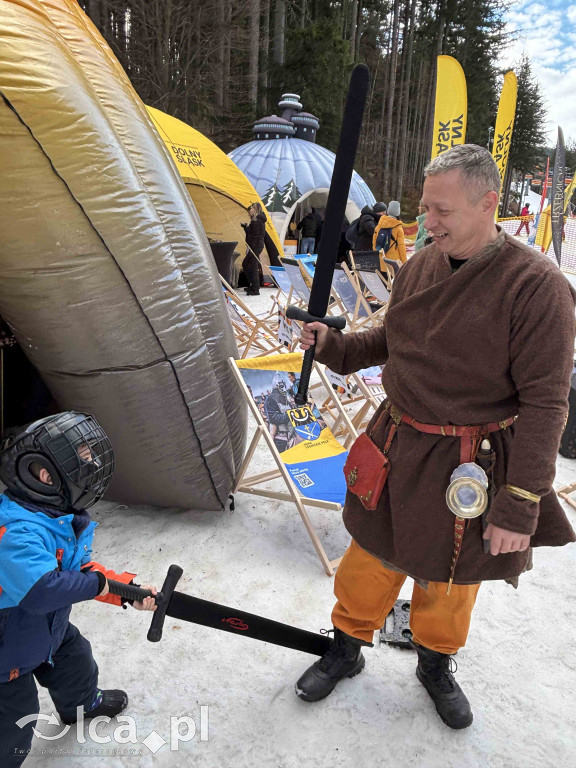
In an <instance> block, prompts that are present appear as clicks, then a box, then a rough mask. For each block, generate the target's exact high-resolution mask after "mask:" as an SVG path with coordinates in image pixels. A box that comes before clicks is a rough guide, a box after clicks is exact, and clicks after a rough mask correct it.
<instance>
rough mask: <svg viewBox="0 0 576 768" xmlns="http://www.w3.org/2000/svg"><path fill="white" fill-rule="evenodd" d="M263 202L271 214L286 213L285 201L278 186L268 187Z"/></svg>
mask: <svg viewBox="0 0 576 768" xmlns="http://www.w3.org/2000/svg"><path fill="white" fill-rule="evenodd" d="M262 202H263V203H264V207H265V208H266V210H267V211H270V213H284V201H283V200H282V195H281V194H280V190H279V189H278V186H277V185H276V184H272V186H271V187H268V189H267V190H266V192H264V194H263V195H262Z"/></svg>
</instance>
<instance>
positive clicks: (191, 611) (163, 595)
mask: <svg viewBox="0 0 576 768" xmlns="http://www.w3.org/2000/svg"><path fill="white" fill-rule="evenodd" d="M181 576H182V568H180V566H178V565H171V566H170V568H169V569H168V573H167V575H166V579H165V580H164V584H163V585H162V589H161V591H160V592H158V594H156V595H153V594H152V592H150V590H148V589H142V587H135V586H134V585H132V584H123V583H122V582H120V581H112V580H109V581H108V587H109V589H110V592H111V593H112V594H113V595H119V596H120V597H123V598H125V599H126V600H136V601H138V602H142V600H143V599H144V598H145V597H155V599H156V605H157V608H156V610H155V611H154V613H153V615H152V623H151V625H150V629H149V630H148V640H150V642H152V643H157V642H158V641H159V640H160V639H161V638H162V630H163V628H164V620H165V618H166V616H170V617H171V618H173V619H179V620H180V621H187V622H191V623H192V624H202V625H203V626H205V627H212V628H213V629H221V630H223V631H224V632H233V633H234V634H235V635H243V636H244V637H252V638H254V639H255V640H263V641H264V642H267V643H274V644H275V645H282V646H284V647H285V648H294V649H295V650H297V651H304V652H305V653H312V654H314V655H316V656H323V655H324V654H325V653H326V651H327V650H328V648H329V647H330V639H329V638H328V637H326V635H319V634H316V633H315V632H308V631H306V630H305V629H298V627H292V626H290V625H289V624H282V623H281V622H279V621H273V620H272V619H266V618H264V617H263V616H256V615H254V614H252V613H246V611H239V610H237V609H236V608H229V607H227V606H226V605H219V604H218V603H211V602H209V601H208V600H201V599H200V598H198V597H193V596H192V595H186V594H184V593H183V592H176V591H175V589H176V585H177V584H178V581H179V579H180V577H181Z"/></svg>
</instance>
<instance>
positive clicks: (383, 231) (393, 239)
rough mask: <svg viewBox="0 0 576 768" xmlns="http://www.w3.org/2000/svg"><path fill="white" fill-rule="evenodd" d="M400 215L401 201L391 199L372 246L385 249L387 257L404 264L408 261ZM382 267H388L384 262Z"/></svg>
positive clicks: (377, 226) (377, 249)
mask: <svg viewBox="0 0 576 768" xmlns="http://www.w3.org/2000/svg"><path fill="white" fill-rule="evenodd" d="M399 216H400V203H399V202H398V201H397V200H391V201H390V203H389V205H388V211H387V213H384V214H383V215H382V216H381V217H380V220H379V221H378V224H377V225H376V229H375V230H374V236H373V239H372V248H373V249H374V250H375V251H380V250H384V256H385V257H386V258H387V259H391V260H392V261H399V262H401V263H402V264H403V263H404V262H405V261H406V244H405V242H404V230H403V229H402V222H401V221H400V218H399ZM381 267H382V269H383V270H385V269H386V267H385V265H384V264H382V265H381Z"/></svg>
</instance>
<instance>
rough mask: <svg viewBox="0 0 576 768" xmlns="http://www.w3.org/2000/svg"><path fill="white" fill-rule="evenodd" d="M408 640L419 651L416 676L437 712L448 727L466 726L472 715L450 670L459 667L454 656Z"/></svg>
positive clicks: (466, 700) (468, 703)
mask: <svg viewBox="0 0 576 768" xmlns="http://www.w3.org/2000/svg"><path fill="white" fill-rule="evenodd" d="M411 642H412V646H413V647H414V648H415V649H416V652H417V653H418V667H417V668H416V677H417V678H418V680H420V682H421V683H422V685H423V686H424V688H426V690H427V691H428V693H429V694H430V698H431V699H432V701H433V702H434V705H435V706H436V710H437V711H438V714H439V715H440V717H441V718H442V720H444V722H445V723H446V725H448V726H450V728H468V726H469V725H471V724H472V720H473V715H472V710H471V708H470V702H469V701H468V699H467V698H466V696H465V694H464V691H463V690H462V688H460V686H459V685H458V683H457V682H456V680H455V679H454V675H453V673H454V672H456V670H457V669H458V666H457V664H456V662H455V660H454V659H453V658H452V656H449V655H448V654H446V653H438V652H437V651H431V650H430V648H424V646H423V645H418V643H415V642H414V641H411Z"/></svg>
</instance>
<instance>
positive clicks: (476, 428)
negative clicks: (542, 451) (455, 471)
mask: <svg viewBox="0 0 576 768" xmlns="http://www.w3.org/2000/svg"><path fill="white" fill-rule="evenodd" d="M386 408H387V409H388V410H389V411H390V416H391V417H392V419H393V421H394V422H395V424H396V425H399V424H400V423H403V424H408V426H410V427H412V428H413V429H416V430H417V431H418V432H424V433H426V434H428V435H442V436H443V437H459V438H460V464H466V463H467V462H471V461H474V459H475V458H476V454H477V452H478V448H479V446H480V442H481V441H482V439H483V438H485V437H487V435H489V434H490V433H491V432H498V431H499V430H501V429H506V428H507V427H509V426H510V425H511V424H513V423H514V421H515V419H516V416H510V417H509V418H508V419H504V420H503V421H492V422H490V423H489V424H474V425H468V426H460V425H458V424H447V425H445V426H441V425H440V424H424V423H423V422H421V421H416V419H413V418H412V417H411V416H409V415H408V414H407V413H403V412H402V411H401V410H400V409H399V408H397V407H396V406H395V405H392V403H391V402H390V401H388V403H387V405H386ZM467 524H468V521H467V520H466V519H465V518H463V517H458V516H456V517H455V518H454V549H453V552H452V565H451V568H450V578H449V579H448V589H447V591H446V594H447V595H449V594H450V590H451V588H452V582H453V580H454V572H455V570H456V563H457V562H458V558H459V556H460V550H461V549H462V540H463V538H464V531H465V530H466V526H467Z"/></svg>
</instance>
